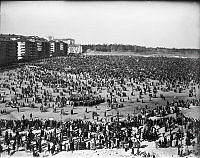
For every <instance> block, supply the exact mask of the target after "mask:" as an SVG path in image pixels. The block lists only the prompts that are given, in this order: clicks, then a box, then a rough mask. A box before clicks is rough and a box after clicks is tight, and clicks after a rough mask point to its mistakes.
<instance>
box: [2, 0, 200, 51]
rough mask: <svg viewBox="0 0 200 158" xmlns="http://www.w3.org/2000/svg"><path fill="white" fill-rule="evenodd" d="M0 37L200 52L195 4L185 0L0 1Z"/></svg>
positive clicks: (199, 16) (199, 14)
mask: <svg viewBox="0 0 200 158" xmlns="http://www.w3.org/2000/svg"><path fill="white" fill-rule="evenodd" d="M0 28H1V29H0V31H1V33H14V34H22V35H38V36H41V37H48V36H50V35H53V36H54V37H55V38H74V39H75V40H76V43H81V44H88V43H94V44H98V43H101V44H102V43H118V44H119V43H122V44H136V45H141V46H147V47H151V46H152V47H157V46H158V47H169V48H173V47H174V48H198V49H199V48H200V5H199V4H198V3H194V2H193V3H192V2H190V3H186V2H128V1H126V2H122V1H121V2H119V1H118V2H70V1H68V2H66V1H65V2H64V1H45V2H44V1H28V2H27V1H21V2H20V1H19V2H17V1H16V2H14V1H12V2H5V1H4V2H1V25H0Z"/></svg>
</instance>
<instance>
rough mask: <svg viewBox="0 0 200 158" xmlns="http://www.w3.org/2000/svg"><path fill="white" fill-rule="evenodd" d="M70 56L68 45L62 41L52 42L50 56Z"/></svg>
mask: <svg viewBox="0 0 200 158" xmlns="http://www.w3.org/2000/svg"><path fill="white" fill-rule="evenodd" d="M67 54H68V44H67V43H64V42H62V41H61V40H54V41H50V56H51V57H56V56H66V55H67Z"/></svg>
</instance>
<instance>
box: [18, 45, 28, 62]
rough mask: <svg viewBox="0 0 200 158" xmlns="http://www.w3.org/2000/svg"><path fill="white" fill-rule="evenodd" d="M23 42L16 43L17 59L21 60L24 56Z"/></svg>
mask: <svg viewBox="0 0 200 158" xmlns="http://www.w3.org/2000/svg"><path fill="white" fill-rule="evenodd" d="M25 44H26V42H25V41H18V42H17V59H18V60H21V59H22V58H23V56H24V54H25Z"/></svg>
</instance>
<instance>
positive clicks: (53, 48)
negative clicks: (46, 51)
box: [50, 42, 55, 57]
mask: <svg viewBox="0 0 200 158" xmlns="http://www.w3.org/2000/svg"><path fill="white" fill-rule="evenodd" d="M53 53H55V42H50V57H51V56H52V54H53Z"/></svg>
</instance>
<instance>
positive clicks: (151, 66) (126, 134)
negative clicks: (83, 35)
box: [0, 56, 200, 157]
mask: <svg viewBox="0 0 200 158" xmlns="http://www.w3.org/2000/svg"><path fill="white" fill-rule="evenodd" d="M198 63H199V59H178V58H162V57H161V58H144V57H127V56H119V57H116V56H89V57H67V58H54V59H45V60H43V61H42V62H40V63H35V64H32V66H28V67H24V68H19V69H17V70H15V71H11V72H9V73H7V74H6V75H8V76H9V79H10V80H11V82H10V83H9V84H8V83H7V84H6V83H5V82H4V83H1V88H7V89H9V93H10V94H13V95H14V97H13V98H12V99H11V101H10V102H8V106H11V107H13V108H17V110H18V111H20V110H19V109H20V108H21V107H25V106H33V107H37V106H36V105H38V104H39V105H40V107H39V108H40V109H41V111H45V109H48V108H53V111H56V109H57V108H60V107H61V108H63V107H65V106H71V107H72V110H71V114H73V107H74V106H77V107H78V106H85V107H86V108H87V107H88V106H96V105H99V104H100V105H99V106H101V103H104V102H107V103H108V104H109V105H110V107H111V108H112V105H113V103H116V102H117V103H123V102H124V99H126V100H129V99H130V97H131V96H134V95H135V94H136V93H137V94H138V98H137V101H138V102H139V101H140V100H143V99H142V98H145V97H147V96H148V97H149V98H150V99H151V98H157V97H158V96H157V93H158V91H162V92H163V93H164V92H171V91H173V92H176V93H182V91H184V90H187V89H189V93H188V97H192V98H193V99H189V100H187V101H185V100H184V99H179V100H174V101H173V102H171V103H170V102H168V101H166V102H167V105H166V106H163V105H159V106H156V107H154V108H152V107H148V106H146V107H145V108H142V109H140V110H138V111H137V114H132V115H129V114H128V115H127V116H126V117H124V118H121V117H120V114H119V113H118V114H117V115H116V116H113V117H111V119H110V121H108V122H101V121H96V122H91V121H86V120H80V119H77V120H72V121H58V120H48V119H46V120H40V119H34V116H32V114H31V115H30V117H29V118H26V117H25V116H23V118H22V119H21V120H3V119H2V120H1V121H0V123H1V124H0V126H1V129H0V134H1V138H3V139H2V140H1V147H0V152H1V153H2V152H3V153H5V152H7V153H8V154H9V155H12V154H13V153H14V152H16V151H18V150H21V149H23V150H25V151H27V152H30V151H31V152H32V153H33V155H34V156H39V155H40V154H41V153H44V152H48V153H51V154H52V155H54V154H56V153H58V152H60V151H74V150H91V149H94V150H95V149H103V148H109V149H110V148H124V149H125V151H127V150H129V149H130V150H131V153H132V154H134V155H143V156H145V157H151V156H152V157H155V155H154V154H153V153H148V152H147V153H145V152H141V151H140V148H143V145H141V144H142V142H144V141H149V142H151V141H154V142H155V144H156V147H158V148H168V147H173V148H174V147H177V149H178V150H177V154H178V155H180V156H184V155H189V154H190V153H191V152H193V153H196V154H197V152H198V151H197V150H195V146H197V144H198V143H199V140H200V133H199V131H200V130H199V127H200V122H199V120H195V119H192V118H189V117H186V116H184V115H183V114H182V109H183V108H190V107H191V105H192V106H199V100H198V98H196V99H195V96H196V95H197V91H198V90H199V78H198V75H199V74H198V73H199V72H198V71H197V70H198V69H197V67H198ZM9 79H8V80H9ZM151 80H156V81H155V82H152V81H151ZM39 83H42V85H40V84H39ZM196 85H197V86H196ZM44 87H48V88H51V90H52V91H50V90H49V89H45V88H44ZM94 87H95V88H96V90H94V89H93V88H94ZM104 88H106V90H107V94H106V95H105V96H102V95H100V91H102V90H103V89H104ZM127 89H131V90H130V94H129V92H127ZM53 93H58V95H56V96H54V95H53ZM160 97H161V98H162V99H164V100H165V97H164V96H163V95H160ZM1 100H2V102H3V103H5V102H6V101H5V99H4V97H3V95H2V99H1ZM19 100H23V101H22V102H19ZM5 110H6V108H5ZM5 110H2V113H6V111H5ZM104 116H105V117H106V111H105V114H104ZM93 119H94V115H93ZM183 147H184V148H183ZM190 147H192V150H191V148H190Z"/></svg>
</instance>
